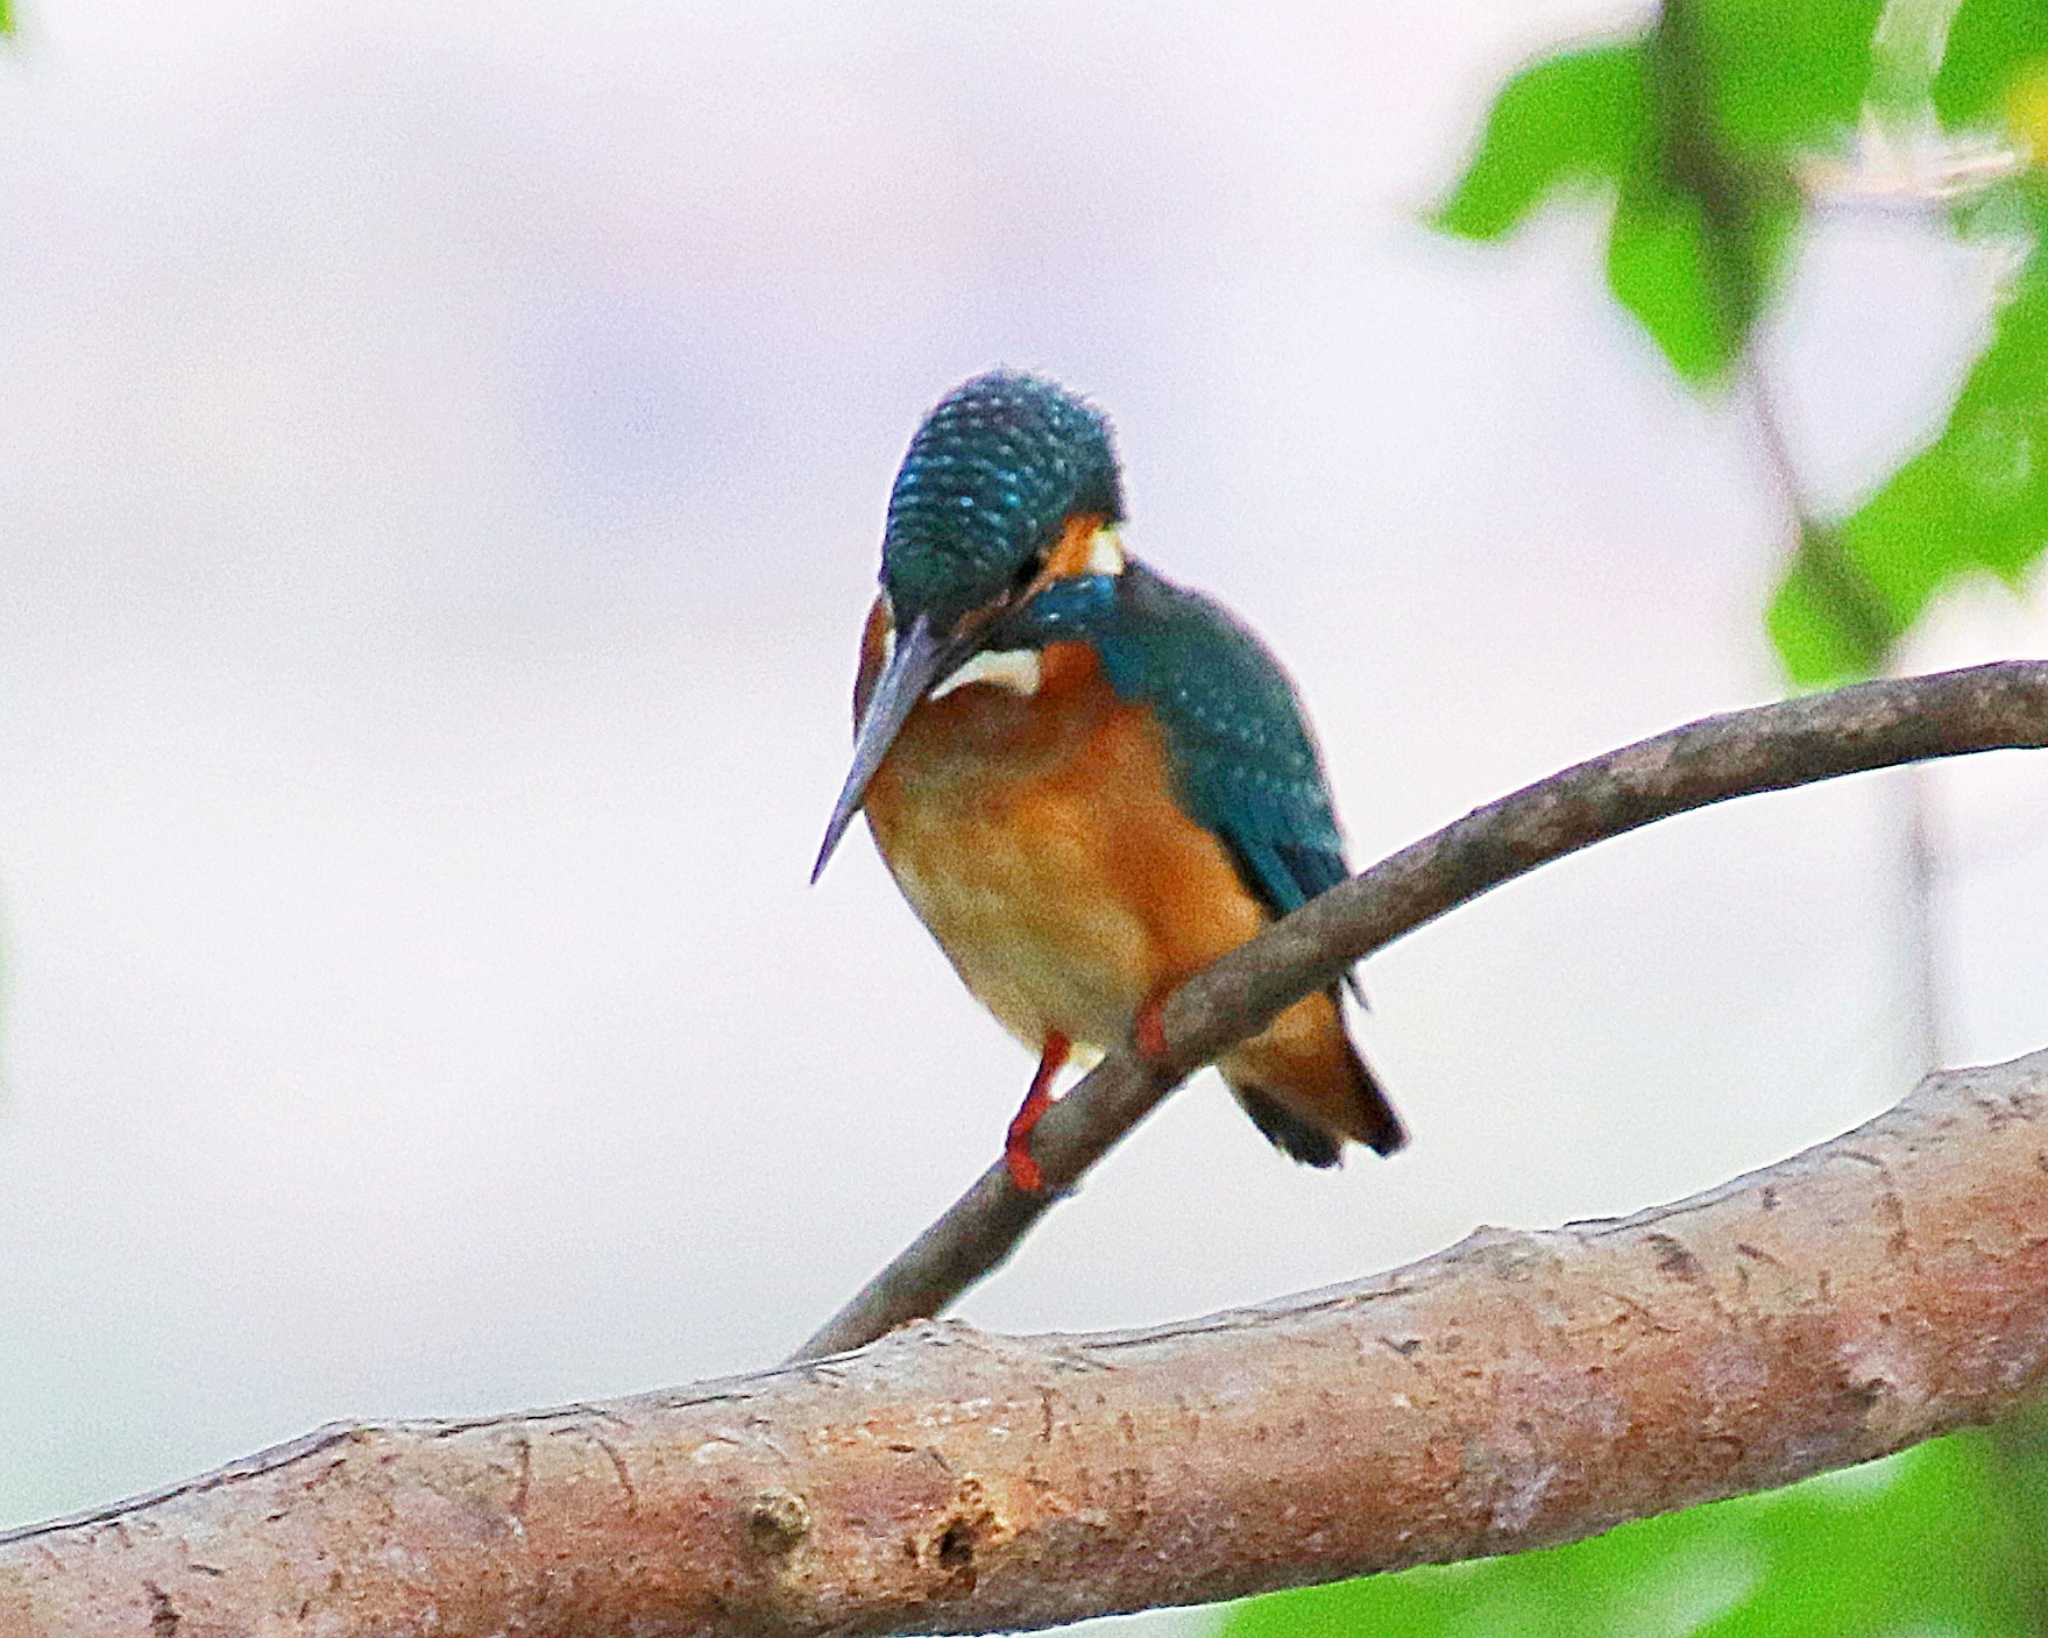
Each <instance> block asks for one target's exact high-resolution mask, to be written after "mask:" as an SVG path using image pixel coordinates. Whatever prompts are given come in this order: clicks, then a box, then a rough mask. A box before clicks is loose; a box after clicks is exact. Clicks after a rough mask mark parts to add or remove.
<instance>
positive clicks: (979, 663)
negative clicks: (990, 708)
mask: <svg viewBox="0 0 2048 1638" xmlns="http://www.w3.org/2000/svg"><path fill="white" fill-rule="evenodd" d="M1042 677H1043V667H1042V666H1041V665H1040V663H1039V658H1038V651H1037V650H1036V649H1031V648H1003V649H992V650H986V651H984V652H982V653H980V654H977V655H975V656H974V658H973V659H971V660H969V661H968V662H967V663H966V664H965V665H963V666H962V667H960V669H959V670H958V671H955V672H954V673H953V674H952V675H951V676H950V677H948V678H947V679H946V680H945V681H944V682H942V683H940V684H939V686H938V687H936V688H934V689H933V690H932V691H931V692H930V693H929V694H927V695H926V696H925V698H926V699H929V700H942V699H944V698H945V697H946V696H947V695H948V694H950V693H952V692H953V690H954V689H956V688H968V687H971V686H972V685H973V684H975V683H986V684H988V685H989V686H990V687H993V688H1007V689H1008V690H1009V691H1010V692H1011V693H1013V694H1021V695H1023V696H1024V697H1025V698H1026V699H1029V698H1030V697H1031V696H1032V695H1033V694H1036V693H1037V692H1038V685H1039V682H1040V681H1041V679H1042Z"/></svg>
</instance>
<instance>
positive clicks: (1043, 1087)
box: [1003, 1031, 1071, 1194]
mask: <svg viewBox="0 0 2048 1638" xmlns="http://www.w3.org/2000/svg"><path fill="white" fill-rule="evenodd" d="M1070 1045H1071V1043H1070V1042H1069V1041H1068V1040H1067V1038H1066V1037H1065V1036H1064V1035H1061V1034H1060V1033H1058V1032H1057V1031H1055V1032H1053V1033H1052V1034H1050V1035H1048V1036H1047V1037H1046V1038H1045V1049H1044V1051H1042V1052H1041V1053H1040V1054H1039V1056H1038V1073H1037V1074H1035V1075H1033V1076H1032V1077H1031V1090H1030V1091H1029V1092H1027V1093H1025V1094H1024V1101H1023V1102H1022V1103H1021V1104H1019V1105H1018V1106H1017V1113H1016V1115H1015V1117H1014V1118H1012V1120H1011V1121H1010V1131H1009V1135H1008V1136H1007V1137H1005V1138H1004V1139H1003V1164H1004V1165H1005V1166H1007V1167H1008V1168H1009V1169H1010V1181H1011V1182H1012V1183H1014V1184H1016V1185H1017V1187H1018V1188H1020V1189H1022V1190H1023V1191H1024V1192H1025V1193H1026V1194H1037V1193H1039V1192H1040V1191H1041V1190H1042V1189H1043V1188H1044V1187H1045V1173H1044V1172H1042V1171H1040V1170H1039V1167H1038V1162H1037V1161H1036V1160H1034V1159H1033V1158H1032V1157H1031V1128H1032V1127H1034V1126H1036V1125H1037V1124H1038V1121H1039V1117H1040V1116H1041V1115H1043V1114H1044V1113H1045V1112H1046V1110H1048V1109H1050V1108H1051V1107H1052V1080H1053V1077H1054V1076H1055V1075H1057V1074H1058V1073H1059V1072H1060V1065H1062V1064H1063V1063H1065V1062H1066V1061H1067V1049H1068V1047H1069V1046H1070Z"/></svg>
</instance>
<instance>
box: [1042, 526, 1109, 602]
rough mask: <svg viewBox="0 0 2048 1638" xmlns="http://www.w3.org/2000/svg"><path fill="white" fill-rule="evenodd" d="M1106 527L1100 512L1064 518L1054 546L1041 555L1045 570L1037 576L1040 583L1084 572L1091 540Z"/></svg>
mask: <svg viewBox="0 0 2048 1638" xmlns="http://www.w3.org/2000/svg"><path fill="white" fill-rule="evenodd" d="M1108 527H1109V519H1108V518H1107V517H1105V516H1104V515H1103V514H1102V513H1100V512H1076V513H1075V514H1074V515H1073V516H1072V517H1070V518H1068V519H1067V523H1066V527H1065V528H1063V529H1062V530H1061V531H1060V538H1059V541H1058V543H1057V544H1056V545H1055V546H1054V547H1053V549H1052V550H1051V551H1049V552H1047V553H1046V554H1045V567H1044V568H1043V569H1042V570H1040V571H1039V576H1038V578H1039V581H1040V583H1041V584H1042V583H1044V582H1045V581H1048V580H1064V579H1066V578H1067V577H1068V576H1069V575H1076V574H1086V573H1088V562H1089V558H1090V556H1091V555H1092V554H1093V552H1094V550H1095V537H1096V535H1097V534H1098V533H1100V532H1101V531H1102V530H1104V529H1107V528H1108Z"/></svg>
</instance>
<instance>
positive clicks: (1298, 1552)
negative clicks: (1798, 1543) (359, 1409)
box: [0, 797, 2048, 1638]
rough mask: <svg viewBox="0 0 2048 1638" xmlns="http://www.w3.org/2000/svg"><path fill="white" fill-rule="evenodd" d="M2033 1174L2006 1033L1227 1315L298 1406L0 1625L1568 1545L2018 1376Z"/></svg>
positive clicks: (675, 1609)
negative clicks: (363, 1419)
mask: <svg viewBox="0 0 2048 1638" xmlns="http://www.w3.org/2000/svg"><path fill="white" fill-rule="evenodd" d="M1620 800H1623V801H1625V802H1626V803H1629V804H1635V803H1639V802H1640V801H1641V800H1642V798H1640V797H1630V798H1624V799H1620ZM1559 822H1560V823H1563V824H1569V823H1570V822H1571V821H1570V818H1569V816H1568V814H1566V813H1563V812H1562V811H1560V818H1559ZM2044 1164H2048V1053H2039V1054H2036V1055H2035V1056H2033V1057H2032V1058H2028V1059H2024V1060H2021V1061H2020V1062H2017V1063H2013V1064H2006V1065H2002V1066H1999V1067H1997V1068H1991V1069H1978V1070H1970V1071H1965V1072H1962V1073H1959V1074H1954V1075H1946V1076H1935V1077H1931V1078H1930V1079H1929V1080H1927V1081H1926V1082H1925V1083H1923V1084H1922V1085H1921V1087H1920V1088H1919V1089H1918V1090H1917V1091H1916V1092H1914V1094H1913V1095H1912V1096H1911V1097H1909V1098H1908V1099H1907V1100H1906V1101H1905V1102H1904V1103H1902V1104H1901V1105H1900V1106H1899V1107H1898V1108H1896V1109H1894V1110H1892V1111H1890V1112H1889V1113H1887V1114H1885V1115H1882V1116H1880V1117H1879V1118H1878V1119H1876V1120H1874V1121H1871V1122H1870V1123H1868V1124H1867V1125H1865V1126H1863V1127H1862V1128H1860V1129H1859V1130H1857V1131H1855V1132H1852V1133H1849V1134H1847V1135H1845V1136H1843V1137H1841V1138H1837V1139H1836V1140H1834V1141H1833V1142H1831V1143H1826V1144H1823V1145H1821V1146H1819V1147H1818V1148H1815V1149H1812V1150H1809V1151H1808V1152H1807V1153H1805V1154H1803V1155H1800V1156H1797V1157H1795V1158H1793V1159H1791V1160H1787V1161H1784V1162H1782V1163H1781V1164H1779V1165H1777V1166H1773V1167H1771V1168H1770V1169H1768V1170H1766V1171H1762V1172H1758V1173H1755V1174H1753V1175H1751V1176H1749V1177H1746V1178H1740V1179H1737V1180H1736V1181H1734V1182H1732V1183H1729V1184H1725V1185H1723V1186H1722V1187H1720V1188H1717V1189H1712V1190H1709V1191H1707V1192H1706V1193H1704V1194H1700V1195H1696V1196H1694V1197H1693V1198H1691V1199H1689V1200H1684V1201H1681V1202H1678V1203H1677V1204H1675V1205H1670V1206H1665V1207H1661V1208H1658V1209H1656V1210H1652V1211H1647V1212H1643V1213H1639V1214H1638V1215H1636V1216H1634V1217H1630V1218H1625V1219H1622V1220H1619V1221H1609V1222H1599V1223H1582V1224H1574V1225H1571V1226H1568V1227H1565V1228H1561V1229H1555V1230H1551V1231H1548V1232H1544V1233H1513V1232H1508V1231H1504V1230H1499V1229H1484V1230H1481V1231H1480V1232H1479V1233H1477V1234H1475V1235H1473V1236H1472V1237H1471V1238H1469V1239H1468V1240H1466V1241H1465V1242H1464V1243H1463V1244H1461V1245H1458V1246H1455V1247H1453V1248H1451V1249H1450V1250H1448V1251H1445V1252H1442V1253H1439V1254H1438V1255H1437V1256H1434V1257H1431V1258H1428V1259H1426V1260H1425V1261H1423V1262H1420V1263H1416V1264H1414V1265H1412V1266H1410V1267H1408V1268H1405V1269H1401V1270H1398V1271H1396V1272H1394V1273H1391V1274H1385V1275H1381V1276H1379V1277H1377V1278H1374V1279H1370V1280H1364V1281H1360V1282H1358V1283H1356V1284H1352V1285H1347V1286H1342V1287H1336V1288H1332V1289H1329V1290H1324V1291H1319V1292H1312V1293H1308V1294H1305V1295H1302V1296H1298V1297H1293V1298H1289V1299H1286V1300H1283V1301H1279V1302H1275V1303H1270V1304H1266V1305H1264V1306H1261V1307H1259V1308H1254V1309H1248V1310H1243V1311H1239V1312H1234V1313H1227V1314H1218V1315H1212V1316H1210V1317H1209V1318H1207V1319H1201V1320H1194V1321H1188V1322H1184V1323H1180V1324H1175V1325H1168V1326H1163V1327H1159V1328H1156V1329H1149V1330H1143V1331H1127V1332H1115V1333H1108V1334H1103V1335H1098V1336H1079V1337H1058V1336H1053V1337H1039V1338H1031V1339H1012V1338H1003V1337H992V1336H984V1335H981V1334H979V1333H977V1332H974V1331H972V1330H969V1329H967V1328H966V1327H964V1326H961V1325H957V1324H928V1325H924V1326H921V1327H918V1328H917V1329H915V1330H912V1331H906V1332H903V1333H901V1334H899V1335H897V1336H895V1337H891V1338H889V1339H888V1340H886V1341H884V1342H882V1343H880V1344H878V1345H877V1346H875V1347H873V1348H870V1349H868V1350H866V1351H864V1352H862V1353H860V1354H858V1355H854V1356H850V1357H847V1358H842V1359H834V1360H829V1361H819V1362H816V1363H812V1364H808V1365H799V1366H784V1367H782V1368H780V1369H777V1370H773V1371H768V1372H764V1373H762V1374H760V1375H757V1376H749V1377H737V1378H731V1379H728V1380H724V1381H719V1382H708V1383H703V1384H700V1385H698V1386H696V1387H693V1388H687V1389H681V1390H677V1391H673V1392H669V1393H660V1394H650V1395H646V1396H643V1397H639V1398H634V1399H625V1400H617V1401H612V1402H610V1403H606V1404H598V1405H574V1406H569V1407H566V1408H563V1409H560V1410H555V1411H542V1412H535V1413H532V1414H529V1415H518V1416H508V1417H498V1418H489V1419H482V1420H475V1421H462V1422H408V1423H399V1424H387V1425H374V1426H344V1427H333V1428H328V1429H325V1430H323V1431H322V1432H320V1433H318V1434H315V1435H313V1436H312V1437H310V1438H308V1439H304V1440H301V1441H299V1442H297V1443H296V1444H293V1445H288V1446H284V1447H281V1448H279V1449H277V1450H274V1451H270V1452H266V1453H264V1454H263V1455H260V1456H256V1457H252V1458H250V1459H249V1460H247V1461H244V1462H240V1463H237V1464H235V1465H234V1466H232V1467H228V1468H224V1469H221V1470H220V1471H218V1472H216V1473H213V1474H209V1475H207V1476H205V1477H203V1478H198V1479H194V1480H192V1481H190V1482H189V1483H186V1484H183V1485H179V1486H176V1487H175V1488H173V1489H171V1490H168V1491H165V1492H162V1493H160V1494H158V1495H156V1496H152V1497H146V1498H143V1499H140V1500H138V1501H134V1502H130V1503H126V1504H123V1505H121V1506H117V1507H110V1508H106V1509H104V1510H102V1511H100V1512H97V1513H94V1514H91V1515H88V1516H86V1517H82V1518H78V1519H73V1520H69V1521H63V1522H59V1523H54V1524H49V1525H44V1526H40V1527H37V1528H34V1529H30V1530H24V1531H17V1532H14V1533H12V1534H11V1535H4V1536H0V1633H4V1634H5V1635H6V1638H100V1635H111V1634H128V1633H133V1634H138V1635H140V1634H145V1633H157V1634H162V1635H170V1634H176V1635H179V1638H225V1635H227V1634H235V1635H237V1638H284V1635H286V1634H293V1635H296V1634H301V1633H306V1632H319V1633H325V1634H327V1635H329V1638H391V1635H397V1634H427V1633H432V1634H435V1635H436V1638H484V1635H486V1634H494V1633H506V1634H510V1633H517V1634H521V1635H522V1638H582V1635H585V1634H590V1633H612V1632H617V1633H625V1632H631V1633H635V1634H638V1635H639V1638H681V1635H683V1634H686V1633H687V1634H693V1635H696V1634H704V1635H720V1634H742V1633H744V1634H766V1635H769V1638H777V1635H798V1634H824V1633H845V1632H885V1631H887V1632H894V1631H932V1632H981V1631H994V1630H1011V1629H1016V1628H1028V1627H1041V1626H1048V1625H1051V1624H1053V1623H1056V1622H1061V1621H1070V1620H1074V1619H1077V1618H1079V1617H1083V1616H1090V1615H1102V1614H1107V1613H1111V1612H1114V1611H1119V1610H1129V1609H1137V1608H1148V1607H1156V1606H1159V1605H1165V1604H1185V1603H1195V1602H1206V1601H1209V1600H1213V1599H1219V1598H1229V1597H1236V1596H1238V1595H1241V1594H1245V1593H1252V1592H1260V1591H1265V1590H1268V1589H1271V1588H1274V1587H1282V1586H1295V1585H1300V1584H1303V1583H1307V1582H1312V1581H1325V1580H1331V1579H1334V1578H1336V1577H1339V1576H1347V1575H1356V1574H1361V1573H1364V1572H1367V1571H1376V1570H1391V1569H1399V1568H1404V1567H1406V1566H1408V1565H1412V1564H1423V1563H1439V1562H1447V1561H1451V1560H1455V1559H1463V1558H1471V1557H1476V1556H1480V1555H1485V1554H1493V1553H1506V1552H1513V1551H1517V1550H1519V1549H1522V1548H1527V1547H1535V1546H1543V1545H1548V1544H1552V1543H1556V1542H1561V1541H1568V1540H1572V1539H1575V1538H1577V1537H1580V1536H1585V1535H1590V1534H1593V1533H1594V1532H1597V1531H1600V1530H1604V1529H1607V1528H1608V1527H1610V1526H1611V1525H1614V1524H1616V1523H1619V1522H1621V1521H1622V1520H1625V1519H1630V1518H1637V1517H1642V1516H1645V1515H1648V1514H1651V1513H1657V1512H1662V1511H1665V1510H1667V1509H1669V1508H1674V1507H1683V1506H1687V1505H1690V1504H1692V1503H1694V1502H1699V1501H1705V1500H1709V1499H1712V1498H1715V1497H1720V1496H1728V1495H1735V1494H1738V1493H1742V1492H1746V1491H1751V1490H1758V1489H1763V1488H1767V1487H1769V1486H1774V1485H1779V1484H1784V1483H1786V1482H1788V1481H1790V1480H1793V1479H1797V1478H1802V1477H1804V1476H1806V1475H1808V1474H1812V1473H1817V1472H1821V1471H1824V1470H1826V1469H1828V1468H1833V1467H1839V1466H1843V1465H1845V1464H1847V1463H1851V1462H1858V1461H1863V1460H1866V1459H1868V1458H1870V1457H1874V1456H1879V1455H1882V1454H1884V1453H1886V1452H1888V1451H1892V1450H1896V1449H1899V1448H1901V1447H1902V1446H1905V1445H1909V1444H1912V1443H1914V1442H1916V1441H1918V1440H1921V1439H1925V1438H1929V1437H1932V1436H1933V1435H1935V1434H1939V1433H1944V1432H1948V1431H1950V1430H1952V1429H1954V1428H1957V1427H1961V1426H1963V1425H1965V1424H1968V1423H1973V1422H1980V1421H1984V1420H1986V1419H1989V1418H1992V1417H1996V1416H1999V1415H2001V1414H2003V1413H2004V1412H2005V1411H2007V1410H2008V1409H2010V1408H2011V1407H2013V1406H2014V1405H2015V1403H2017V1402H2018V1401H2019V1400H2020V1399H2021V1398H2022V1397H2023V1396H2025V1395H2027V1394H2028V1393H2029V1392H2031V1391H2032V1390H2034V1389H2036V1388H2038V1387H2039V1386H2040V1385H2041V1384H2042V1383H2043V1382H2044V1381H2048V1221H2044V1219H2043V1216H2042V1213H2041V1211H2040V1199H2041V1186H2042V1181H2041V1172H2042V1169H2043V1166H2044Z"/></svg>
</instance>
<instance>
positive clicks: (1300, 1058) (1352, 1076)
mask: <svg viewBox="0 0 2048 1638" xmlns="http://www.w3.org/2000/svg"><path fill="white" fill-rule="evenodd" d="M1322 999H1323V998H1320V997H1311V998H1310V999H1309V1000H1308V1001H1304V1002H1298V1003H1297V1004H1296V1006H1295V1007H1294V1008H1290V1009H1289V1011H1288V1013H1287V1014H1283V1015H1282V1018H1281V1019H1280V1020H1276V1022H1275V1025H1274V1027H1273V1029H1272V1030H1271V1031H1270V1032H1269V1034H1268V1035H1266V1036H1263V1037H1259V1038H1257V1039H1256V1040H1254V1041H1251V1042H1247V1043H1246V1045H1245V1047H1244V1048H1241V1049H1240V1050H1239V1051H1238V1052H1237V1053H1234V1054H1231V1055H1230V1056H1228V1057H1226V1058H1225V1059H1224V1060H1223V1071H1224V1076H1225V1078H1226V1079H1227V1080H1228V1081H1229V1082H1230V1090H1231V1091H1232V1092H1234V1093H1235V1094H1236V1095H1237V1101H1238V1102H1239V1103H1241V1104H1242V1105H1244V1111H1245V1113H1246V1114H1248V1115H1249V1116H1251V1118H1252V1124H1253V1125H1254V1126H1256V1127H1258V1129H1259V1130H1260V1131H1261V1132H1262V1133H1264V1134H1265V1137H1266V1140H1267V1141H1268V1142H1269V1143H1271V1144H1272V1145H1273V1146H1274V1147H1275V1148H1276V1149H1279V1150H1281V1151H1282V1152H1283V1153H1285V1154H1287V1155H1289V1156H1291V1157H1292V1158H1294V1159H1295V1160H1298V1161H1300V1162H1301V1163H1302V1164H1303V1165H1305V1166H1334V1165H1336V1164H1337V1163H1338V1161H1339V1160H1340V1159H1341V1158H1342V1154H1343V1146H1344V1141H1345V1139H1347V1138H1351V1139H1355V1140H1356V1141H1357V1142H1360V1143H1363V1144H1364V1145H1365V1146H1366V1147H1367V1148H1369V1149H1371V1150H1372V1151H1373V1152H1374V1153H1375V1154H1380V1155H1390V1154H1393V1153H1394V1152H1395V1151H1396V1150H1398V1149H1399V1148H1401V1146H1402V1145H1403V1144H1405V1143H1406V1142H1407V1141H1408V1131H1407V1128H1406V1127H1404V1126H1403V1125H1402V1124H1401V1117H1400V1116H1399V1115H1397V1114H1395V1113H1394V1106H1393V1105H1392V1104H1391V1103H1389V1102H1388V1101H1387V1095H1386V1093H1385V1092H1384V1091H1383V1090H1382V1089H1381V1087H1380V1083H1379V1082H1378V1080H1377V1079H1375V1078H1374V1076H1373V1072H1372V1071H1371V1070H1370V1069H1369V1068H1367V1067H1366V1062H1365V1060H1364V1059H1363V1058H1362V1057H1360V1056H1359V1053H1358V1047H1357V1046H1356V1044H1355V1043H1353V1041H1352V1039H1351V1036H1350V1032H1349V1031H1348V1030H1346V1029H1345V1027H1344V1014H1343V1008H1342V1007H1341V1006H1340V1005H1339V1003H1338V999H1337V992H1336V991H1335V990H1332V991H1331V992H1330V993H1329V996H1328V998H1327V1003H1328V1010H1327V1011H1324V1010H1323V1008H1322V1007H1320V1006H1318V1005H1317V1004H1316V1003H1317V1002H1318V1001H1320V1000H1322ZM1289 1025H1292V1026H1293V1028H1288V1027H1287V1026H1289Z"/></svg>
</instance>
